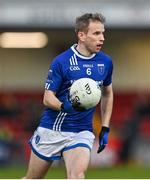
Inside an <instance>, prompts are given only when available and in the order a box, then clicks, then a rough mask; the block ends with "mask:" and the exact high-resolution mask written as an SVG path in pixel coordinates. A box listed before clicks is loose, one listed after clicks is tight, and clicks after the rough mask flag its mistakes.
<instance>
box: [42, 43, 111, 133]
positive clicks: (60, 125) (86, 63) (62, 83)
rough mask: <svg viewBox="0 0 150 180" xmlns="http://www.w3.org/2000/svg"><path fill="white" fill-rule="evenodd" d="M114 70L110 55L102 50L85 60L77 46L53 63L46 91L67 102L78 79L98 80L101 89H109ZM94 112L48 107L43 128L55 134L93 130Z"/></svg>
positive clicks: (92, 110)
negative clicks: (63, 110)
mask: <svg viewBox="0 0 150 180" xmlns="http://www.w3.org/2000/svg"><path fill="white" fill-rule="evenodd" d="M112 70H113V65H112V60H111V58H110V57H109V56H108V55H106V54H105V53H103V52H102V51H100V52H98V53H96V54H93V55H92V56H90V57H85V56H83V55H81V54H80V53H79V52H78V51H77V50H76V44H75V45H73V46H72V47H71V48H69V49H68V50H67V51H65V52H63V53H62V54H60V55H58V56H57V57H56V58H55V59H54V60H53V62H52V63H51V66H50V68H49V72H48V77H47V80H46V84H45V89H46V90H51V91H53V92H55V93H56V97H57V98H58V99H59V100H60V101H61V102H64V101H66V98H67V96H68V93H69V88H70V86H71V85H72V83H73V82H74V81H75V80H77V79H79V78H83V77H87V78H91V79H94V80H95V81H97V82H98V83H99V85H100V86H108V85H110V84H111V83H112ZM94 111H95V107H94V108H91V109H89V110H86V111H83V112H77V111H74V112H71V113H65V112H62V111H56V110H53V109H50V108H46V109H45V111H44V112H43V114H42V117H41V122H40V126H41V127H45V128H49V129H53V130H56V131H67V132H80V131H83V130H88V131H93V128H92V119H93V114H94Z"/></svg>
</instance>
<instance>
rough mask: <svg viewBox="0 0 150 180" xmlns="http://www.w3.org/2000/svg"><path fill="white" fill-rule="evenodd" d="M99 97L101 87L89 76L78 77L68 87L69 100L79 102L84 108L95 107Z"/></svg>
mask: <svg viewBox="0 0 150 180" xmlns="http://www.w3.org/2000/svg"><path fill="white" fill-rule="evenodd" d="M100 98H101V89H100V86H99V85H98V83H97V82H96V81H95V80H93V79H91V78H80V79H78V80H76V81H74V82H73V84H72V85H71V87H70V100H71V102H79V103H80V106H81V107H83V108H85V109H90V108H93V107H95V106H96V105H97V104H98V103H99V101H100Z"/></svg>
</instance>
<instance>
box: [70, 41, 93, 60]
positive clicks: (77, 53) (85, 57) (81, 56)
mask: <svg viewBox="0 0 150 180" xmlns="http://www.w3.org/2000/svg"><path fill="white" fill-rule="evenodd" d="M76 46H77V44H74V45H73V46H71V49H72V51H73V52H74V53H75V54H76V56H78V57H80V58H82V59H92V58H93V57H94V56H95V55H96V54H95V53H94V54H92V55H91V56H89V57H87V56H83V55H82V54H80V53H79V52H78V51H77V50H76Z"/></svg>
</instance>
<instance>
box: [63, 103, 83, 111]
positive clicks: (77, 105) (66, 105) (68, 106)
mask: <svg viewBox="0 0 150 180" xmlns="http://www.w3.org/2000/svg"><path fill="white" fill-rule="evenodd" d="M73 110H75V111H85V110H86V109H85V108H83V107H82V106H81V104H80V103H79V102H72V103H71V102H70V101H65V102H63V103H62V104H61V111H64V112H67V113H69V112H72V111H73Z"/></svg>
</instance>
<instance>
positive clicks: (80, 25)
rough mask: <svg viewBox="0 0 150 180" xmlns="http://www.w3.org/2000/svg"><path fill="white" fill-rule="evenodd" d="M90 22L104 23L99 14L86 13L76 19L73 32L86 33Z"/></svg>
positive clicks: (102, 17)
mask: <svg viewBox="0 0 150 180" xmlns="http://www.w3.org/2000/svg"><path fill="white" fill-rule="evenodd" d="M90 21H99V22H101V23H102V24H104V23H105V17H104V16H103V15H102V14H101V13H94V14H92V13H86V14H83V15H82V16H79V17H77V18H76V24H75V32H76V33H78V32H79V31H84V32H87V31H88V26H89V23H90Z"/></svg>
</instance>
